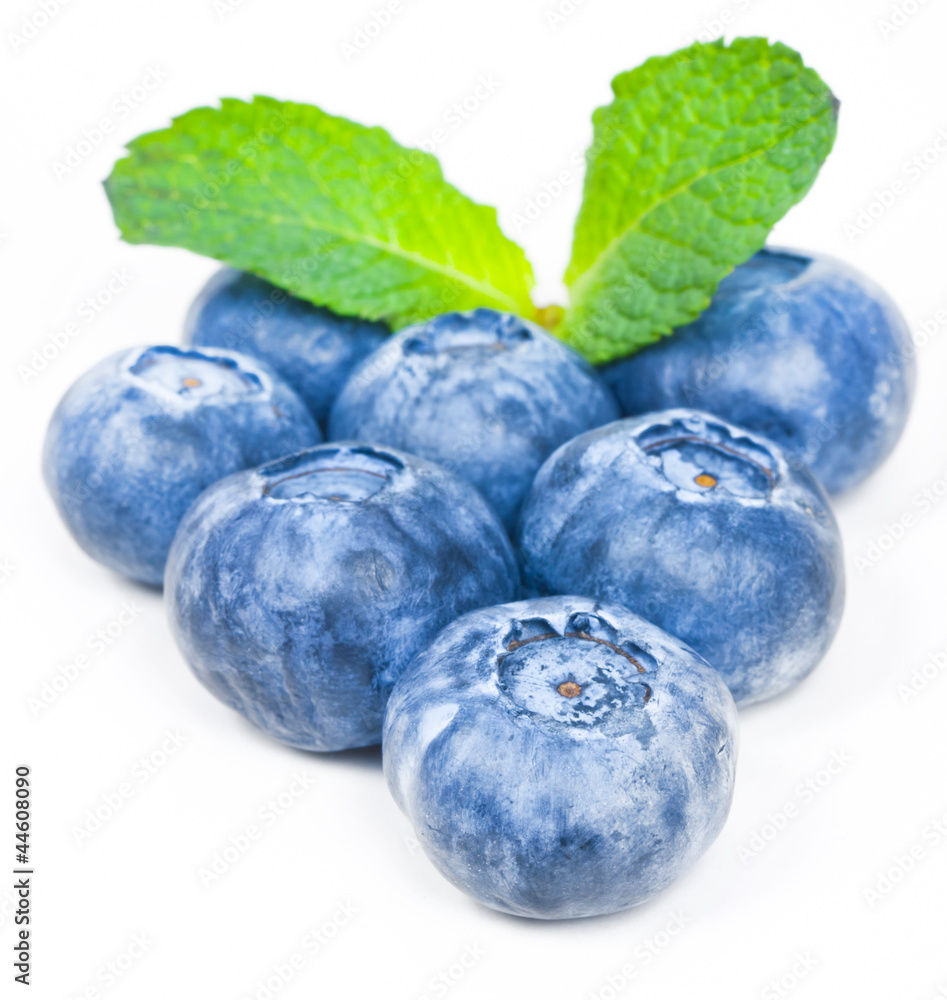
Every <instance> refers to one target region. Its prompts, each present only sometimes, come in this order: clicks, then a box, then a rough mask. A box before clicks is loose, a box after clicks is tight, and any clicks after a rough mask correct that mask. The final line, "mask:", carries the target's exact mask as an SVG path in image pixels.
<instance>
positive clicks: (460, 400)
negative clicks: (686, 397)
mask: <svg viewBox="0 0 947 1000" xmlns="http://www.w3.org/2000/svg"><path fill="white" fill-rule="evenodd" d="M617 416H618V407H617V404H616V403H615V400H614V399H613V397H612V395H611V393H610V392H609V391H608V389H606V388H605V386H604V385H603V384H602V382H601V381H600V379H599V378H598V377H597V376H596V375H595V373H594V372H593V371H592V369H591V367H590V366H589V365H587V364H586V362H585V361H583V360H582V358H580V357H579V355H577V354H576V353H575V352H573V351H572V350H571V349H570V348H568V347H566V346H565V345H564V344H562V343H560V342H559V341H557V340H556V339H555V338H553V337H551V336H550V335H549V334H547V333H546V332H545V331H544V330H543V329H541V328H540V327H538V326H536V325H535V324H533V323H528V322H526V321H525V320H522V319H519V318H518V317H516V316H511V315H507V314H505V313H499V312H495V311H494V310H492V309H475V310H473V311H471V312H463V313H446V314H444V315H442V316H438V317H436V318H435V319H433V320H431V321H430V322H428V323H425V324H422V325H419V326H413V327H408V328H407V329H404V330H402V331H401V332H400V333H398V334H396V335H395V336H393V337H391V338H390V339H389V340H388V341H386V342H385V343H384V344H383V345H382V346H381V347H380V348H379V349H378V350H377V351H376V352H375V353H374V354H372V355H371V356H370V357H368V358H366V360H365V361H363V362H362V364H361V365H360V366H359V367H358V368H356V369H355V371H354V372H353V373H352V375H351V377H350V378H349V380H348V382H347V383H346V384H345V386H344V387H343V389H342V392H341V393H340V394H339V397H338V399H337V400H336V402H335V405H334V406H333V408H332V414H331V417H330V419H329V437H330V438H358V439H360V440H363V441H377V442H380V443H382V444H388V445H391V446H392V447H393V448H401V449H402V450H404V451H409V452H411V453H412V454H415V455H420V456H421V457H423V458H427V459H430V460H431V461H433V462H438V463H440V464H441V465H443V466H445V467H446V468H448V469H450V470H451V471H453V472H456V473H457V474H458V475H461V476H463V477H464V478H465V479H469V480H470V482H472V483H473V484H474V485H475V486H477V487H478V488H479V489H480V490H481V492H482V493H483V494H484V496H485V497H486V498H487V499H488V500H489V501H490V503H491V504H492V505H493V507H494V509H495V510H496V511H497V513H498V514H499V515H500V519H501V520H502V521H503V523H504V524H505V525H506V527H507V528H512V527H513V525H514V524H515V523H516V515H517V512H518V511H519V507H520V504H521V503H522V500H523V497H524V496H525V495H526V491H527V490H528V489H529V484H530V483H531V482H532V479H533V476H534V475H535V474H536V471H537V470H538V469H539V467H540V465H542V463H543V461H544V459H545V458H546V457H547V456H548V455H549V454H551V453H552V452H553V451H554V450H555V449H556V448H557V447H558V446H559V445H560V444H562V443H563V442H565V441H568V440H569V439H570V438H572V437H575V435H576V434H580V433H581V432H582V431H586V430H589V429H590V428H592V427H597V426H599V425H600V424H604V423H608V421H610V420H614V419H615V418H616V417H617Z"/></svg>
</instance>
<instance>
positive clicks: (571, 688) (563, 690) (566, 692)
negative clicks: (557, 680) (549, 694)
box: [556, 681, 582, 698]
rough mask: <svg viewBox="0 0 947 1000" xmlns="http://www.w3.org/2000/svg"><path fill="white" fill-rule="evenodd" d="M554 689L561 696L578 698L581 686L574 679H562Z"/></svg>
mask: <svg viewBox="0 0 947 1000" xmlns="http://www.w3.org/2000/svg"><path fill="white" fill-rule="evenodd" d="M556 690H557V691H558V692H559V694H561V695H562V697H563V698H578V697H579V695H580V694H582V688H580V687H579V685H578V684H576V682H575V681H563V682H562V683H561V684H560V685H559V687H557V688H556Z"/></svg>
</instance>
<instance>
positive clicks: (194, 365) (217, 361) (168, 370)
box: [128, 346, 264, 402]
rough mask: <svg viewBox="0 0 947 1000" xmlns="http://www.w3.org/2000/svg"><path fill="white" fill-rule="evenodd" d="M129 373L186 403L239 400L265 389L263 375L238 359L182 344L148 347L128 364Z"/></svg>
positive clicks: (150, 386)
mask: <svg viewBox="0 0 947 1000" xmlns="http://www.w3.org/2000/svg"><path fill="white" fill-rule="evenodd" d="M128 372H129V374H131V375H134V376H135V377H136V378H138V379H140V380H141V381H142V382H145V383H146V384H147V385H148V387H149V389H151V390H152V391H157V392H160V393H163V394H169V395H173V396H177V397H178V398H179V399H181V400H184V401H186V402H201V401H203V400H206V399H210V398H211V397H217V398H230V399H236V398H238V397H240V396H249V395H252V394H255V393H259V392H263V391H264V385H263V382H262V381H261V379H260V377H259V375H257V374H256V373H255V372H251V371H247V370H246V369H244V368H243V367H242V366H241V365H240V364H239V363H238V362H237V361H236V360H235V359H234V358H228V357H225V356H220V355H214V354H206V353H204V352H203V351H198V350H187V349H183V348H180V347H171V346H167V347H164V346H162V347H148V348H146V349H145V350H144V351H142V352H141V354H139V355H138V357H137V358H136V359H135V361H133V362H132V363H131V364H130V365H129V366H128Z"/></svg>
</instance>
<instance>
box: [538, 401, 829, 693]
mask: <svg viewBox="0 0 947 1000" xmlns="http://www.w3.org/2000/svg"><path fill="white" fill-rule="evenodd" d="M519 544H520V555H521V560H522V565H523V572H524V582H525V584H526V586H527V588H528V592H530V593H535V592H538V593H547V594H549V593H553V594H555V593H559V594H569V593H585V594H592V595H593V596H595V597H597V598H600V599H603V600H604V599H609V600H614V601H619V602H620V603H622V604H624V605H625V606H626V607H628V608H630V609H631V610H632V611H635V612H637V613H638V614H640V615H643V616H644V617H645V618H647V619H648V620H649V621H652V622H654V623H655V624H656V625H658V626H660V627H661V628H663V629H666V630H667V631H668V632H671V633H672V634H673V635H676V636H678V638H680V639H682V640H683V641H684V642H686V643H688V644H689V645H691V646H693V647H694V649H696V650H697V652H698V653H700V655H701V656H703V657H704V658H705V659H706V660H707V661H708V662H709V663H711V664H712V665H713V666H714V667H716V668H717V670H719V671H720V672H721V674H723V677H724V679H725V680H726V682H727V684H728V685H729V687H730V691H731V692H732V694H733V697H734V699H735V700H736V702H737V704H749V703H750V702H754V701H760V700H762V699H764V698H770V697H773V696H774V695H777V694H779V693H780V692H782V691H785V690H787V689H788V688H790V687H792V686H793V685H794V684H796V683H798V682H799V681H800V680H801V679H802V678H803V677H805V676H806V675H807V674H808V673H809V672H810V671H811V670H813V669H814V668H815V666H816V664H818V662H819V660H820V659H821V658H822V656H823V655H824V654H825V651H826V650H827V649H828V647H829V644H830V643H831V641H832V638H833V636H834V635H835V632H836V630H837V629H838V625H839V620H840V618H841V615H842V605H843V603H844V597H845V578H844V569H843V564H842V543H841V539H840V537H839V531H838V527H837V525H836V523H835V519H834V517H833V516H832V512H831V510H830V508H829V505H828V502H827V500H826V498H825V494H824V493H823V491H822V488H821V487H820V486H819V484H818V482H817V481H816V479H815V478H814V477H813V476H812V474H811V473H810V472H809V471H808V470H807V469H806V468H805V467H804V466H802V465H798V464H797V465H796V466H793V465H791V464H790V463H789V462H788V461H787V458H786V456H785V455H784V454H783V453H782V452H781V451H780V449H779V448H778V447H777V446H776V445H775V444H773V442H771V441H768V440H767V439H765V438H763V437H761V436H759V435H757V434H754V433H752V432H749V431H746V430H743V429H742V428H740V427H736V426H734V425H732V424H728V423H725V422H724V421H722V420H718V419H717V418H715V417H711V416H709V415H707V414H701V413H698V412H696V411H693V410H668V411H664V412H661V413H652V414H646V415H644V416H641V417H633V418H629V419H626V420H619V421H616V422H615V423H613V424H610V425H609V426H608V427H603V428H601V429H599V430H595V431H590V432H588V433H587V434H583V435H581V436H580V437H578V438H576V439H575V440H574V441H570V442H569V443H568V444H566V445H564V446H563V447H562V448H560V449H559V450H558V451H557V452H556V453H555V454H554V455H552V456H551V457H550V458H549V460H548V461H547V462H546V463H545V465H543V467H542V469H541V470H540V472H539V474H538V475H537V477H536V481H535V483H534V484H533V488H532V491H531V493H530V495H529V498H528V499H527V501H526V504H525V505H524V507H523V514H522V519H521V521H520V536H519Z"/></svg>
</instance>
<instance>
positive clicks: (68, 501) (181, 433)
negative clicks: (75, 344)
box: [43, 347, 322, 584]
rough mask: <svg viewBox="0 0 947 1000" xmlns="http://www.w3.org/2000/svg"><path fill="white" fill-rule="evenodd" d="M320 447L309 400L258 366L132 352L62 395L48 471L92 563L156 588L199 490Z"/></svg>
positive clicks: (242, 360)
mask: <svg viewBox="0 0 947 1000" xmlns="http://www.w3.org/2000/svg"><path fill="white" fill-rule="evenodd" d="M321 439H322V435H321V433H320V432H319V428H318V427H317V425H316V423H315V421H314V420H313V418H312V416H311V415H310V414H309V412H308V410H307V409H306V406H305V404H304V403H303V401H302V400H301V399H300V398H299V397H298V396H297V395H296V393H295V392H293V390H292V389H291V388H290V387H289V386H288V385H286V384H285V383H284V382H283V381H282V380H281V379H280V378H279V377H278V376H277V375H276V374H275V373H274V372H273V371H271V370H270V368H269V367H267V366H266V365H264V364H262V363H261V362H259V361H256V360H255V359H253V358H248V357H244V356H242V355H240V354H236V353H234V352H232V351H221V350H201V351H188V350H181V349H180V348H177V347H146V348H142V347H136V348H134V349H132V350H124V351H119V352H118V353H117V354H113V355H111V356H110V357H108V358H106V359H105V360H104V361H102V362H100V363H99V364H98V365H96V366H95V367H94V368H93V369H91V371H88V372H86V374H85V375H83V376H82V377H81V378H80V379H79V380H78V381H77V382H76V383H75V384H74V385H73V386H72V388H71V389H70V390H69V391H68V392H67V393H66V395H65V396H64V397H63V399H62V401H61V402H60V404H59V406H58V407H57V409H56V412H55V413H54V414H53V418H52V421H51V422H50V425H49V430H48V431H47V433H46V443H45V448H44V453H43V473H44V476H45V479H46V484H47V487H48V488H49V492H50V493H51V494H52V497H53V500H54V501H55V503H56V506H57V507H58V509H59V513H60V515H61V516H62V519H63V520H64V521H65V522H66V526H67V527H68V528H69V530H70V531H71V532H72V534H73V536H74V537H75V539H76V541H77V542H78V543H79V545H80V546H81V547H82V548H83V549H84V550H85V551H86V552H87V553H88V554H89V555H90V556H92V558H93V559H97V560H98V561H99V562H101V563H104V564H105V565H106V566H109V567H111V568H112V569H114V570H116V571H117V572H119V573H122V574H123V575H125V576H128V577H131V578H132V579H133V580H140V581H142V582H143V583H150V584H160V583H161V580H162V578H163V576H164V564H165V559H166V558H167V554H168V548H169V546H170V545H171V539H172V538H173V537H174V532H175V530H176V529H177V526H178V522H179V521H180V520H181V518H182V517H183V516H184V512H185V511H186V510H187V508H188V507H189V506H190V504H191V501H192V500H194V498H195V497H196V496H197V495H198V494H199V493H200V492H201V491H202V490H203V489H205V488H206V487H207V486H210V484H211V483H213V482H216V480H218V479H220V478H221V477H223V476H227V475H230V473H232V472H236V471H237V470H238V469H245V468H247V467H249V466H253V465H259V464H260V463H261V462H266V461H268V460H270V459H272V458H276V457H278V456H280V455H285V454H287V453H289V452H293V451H298V450H299V449H300V448H304V447H306V446H308V445H311V444H315V443H317V442H319V441H320V440H321Z"/></svg>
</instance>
